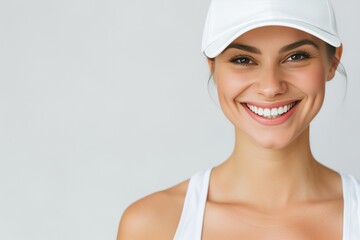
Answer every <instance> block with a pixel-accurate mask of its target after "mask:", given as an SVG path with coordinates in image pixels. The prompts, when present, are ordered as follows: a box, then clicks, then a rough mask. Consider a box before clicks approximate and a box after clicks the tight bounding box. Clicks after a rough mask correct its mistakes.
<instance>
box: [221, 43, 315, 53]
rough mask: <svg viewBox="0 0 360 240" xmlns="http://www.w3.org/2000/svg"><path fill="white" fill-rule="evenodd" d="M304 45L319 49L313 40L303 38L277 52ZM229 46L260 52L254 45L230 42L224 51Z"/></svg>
mask: <svg viewBox="0 0 360 240" xmlns="http://www.w3.org/2000/svg"><path fill="white" fill-rule="evenodd" d="M304 45H311V46H313V47H315V48H316V49H319V45H317V44H316V43H315V42H313V41H311V40H309V39H303V40H300V41H297V42H294V43H291V44H289V45H286V46H284V47H282V48H281V49H280V51H279V52H280V53H283V52H287V51H290V50H293V49H295V48H298V47H301V46H304ZM229 48H236V49H240V50H244V51H246V52H250V53H255V54H261V51H260V49H258V48H256V47H252V46H248V45H244V44H239V43H232V44H230V45H229V46H228V47H227V48H225V50H224V52H225V51H226V50H228V49H229Z"/></svg>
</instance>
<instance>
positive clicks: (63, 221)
mask: <svg viewBox="0 0 360 240" xmlns="http://www.w3.org/2000/svg"><path fill="white" fill-rule="evenodd" d="M208 5H209V0H196V1H194V0H182V1H169V0H153V1H148V0H127V1H126V0H120V1H119V0H117V1H115V0H102V1H100V0H90V1H89V0H86V1H85V0H61V1H51V0H50V1H49V0H46V1H45V0H34V1H26V0H17V1H5V0H2V1H1V2H0V239H6V240H13V239H29V240H31V239H34V240H35V239H36V240H43V239H44V240H45V239H46V240H48V239H59V240H60V239H61V240H62V239H74V240H75V239H76V240H78V239H87V240H92V239H94V240H95V239H115V236H116V232H117V225H118V220H119V218H120V216H121V214H122V212H123V210H124V209H125V208H126V206H128V205H129V204H130V203H131V202H133V201H135V200H137V199H138V198H140V197H142V196H144V195H147V194H149V193H151V192H153V191H156V190H160V189H163V188H166V187H169V186H171V185H174V184H175V183H177V182H179V181H182V180H184V179H186V178H188V177H189V176H190V175H191V174H193V173H195V172H196V171H198V170H200V169H204V168H207V167H209V166H212V165H215V164H217V163H220V162H221V161H223V160H224V159H225V158H226V157H227V156H228V155H229V154H230V152H231V150H232V146H233V129H232V126H231V125H230V124H229V123H228V122H227V120H226V119H225V117H224V116H223V114H222V112H221V111H220V109H219V108H218V107H217V105H216V104H215V103H214V102H213V101H212V100H211V98H210V97H209V94H208V90H207V84H206V83H207V78H208V74H209V73H208V69H207V65H206V61H205V58H204V56H203V55H202V53H201V52H200V42H201V34H202V27H203V24H204V19H205V15H206V12H207V8H208ZM334 5H335V6H336V12H337V15H338V25H339V29H340V34H341V36H342V39H343V42H344V57H343V64H344V65H345V66H346V68H347V71H348V76H349V81H348V87H347V88H348V92H347V96H346V101H345V103H344V104H342V98H343V96H344V89H345V84H344V82H345V81H344V80H343V79H342V78H337V79H335V80H334V81H333V82H331V83H330V84H329V86H328V90H329V92H328V95H327V100H326V103H325V106H324V109H323V111H322V112H321V114H320V115H319V117H318V118H317V119H316V120H315V122H314V124H313V129H312V130H313V131H312V143H313V144H312V145H313V150H314V153H315V155H316V157H317V158H318V159H319V160H320V161H321V162H323V163H324V164H326V165H328V166H330V167H333V168H335V169H337V170H338V171H342V172H345V173H351V174H353V175H355V176H357V177H360V147H359V135H360V127H359V121H360V113H359V110H358V109H359V108H358V104H359V102H360V94H359V90H360V70H359V67H358V65H359V58H358V56H359V53H360V49H359V48H360V46H359V42H360V34H359V31H358V27H359V26H358V23H359V22H360V15H359V14H358V10H359V8H360V2H359V1H358V0H347V1H342V0H336V1H334Z"/></svg>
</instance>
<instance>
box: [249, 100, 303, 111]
mask: <svg viewBox="0 0 360 240" xmlns="http://www.w3.org/2000/svg"><path fill="white" fill-rule="evenodd" d="M299 101H301V100H300V99H294V100H288V101H281V102H271V103H269V102H242V103H243V104H249V105H253V106H256V107H261V108H270V109H271V108H279V107H283V106H286V105H289V104H291V103H293V102H296V103H297V102H299Z"/></svg>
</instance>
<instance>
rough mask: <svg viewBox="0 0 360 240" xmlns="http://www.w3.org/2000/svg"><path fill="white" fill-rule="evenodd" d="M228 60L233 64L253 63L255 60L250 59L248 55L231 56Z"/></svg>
mask: <svg viewBox="0 0 360 240" xmlns="http://www.w3.org/2000/svg"><path fill="white" fill-rule="evenodd" d="M229 61H230V62H232V63H234V64H239V65H252V64H255V62H254V61H253V60H251V59H250V58H249V57H245V56H235V57H233V58H231V59H230V60H229Z"/></svg>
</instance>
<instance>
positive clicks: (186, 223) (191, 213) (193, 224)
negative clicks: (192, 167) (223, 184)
mask: <svg viewBox="0 0 360 240" xmlns="http://www.w3.org/2000/svg"><path fill="white" fill-rule="evenodd" d="M211 170H212V168H210V169H207V170H205V171H202V172H199V173H197V174H195V175H193V176H192V177H191V178H190V181H189V185H188V189H187V192H186V196H185V200H184V206H183V209H182V213H181V217H180V222H179V225H178V228H177V230H176V233H175V237H174V240H190V239H191V240H201V235H202V226H203V220H204V213H205V205H206V200H207V195H208V188H209V179H210V173H211Z"/></svg>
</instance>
